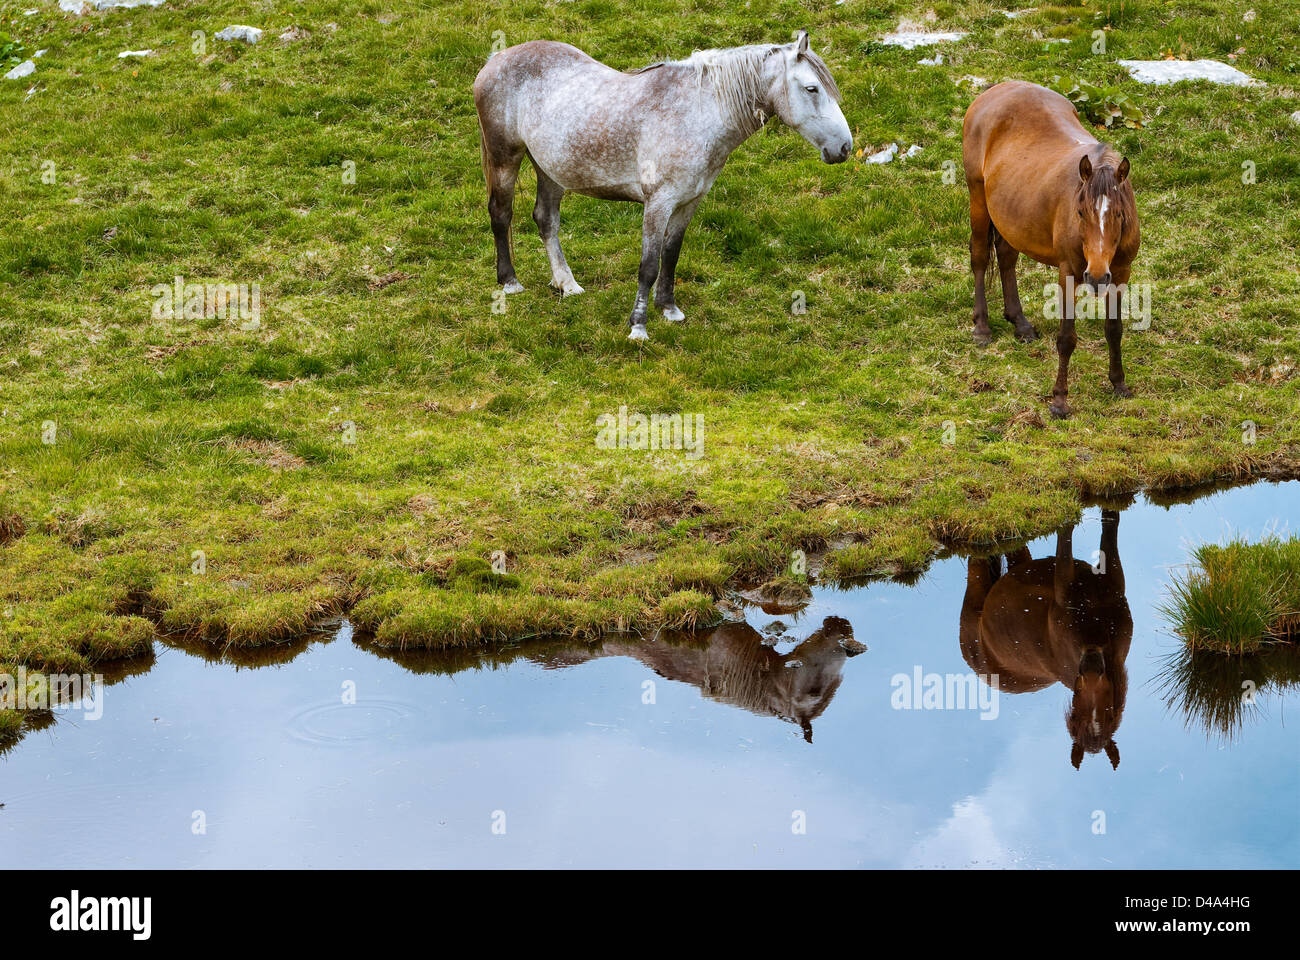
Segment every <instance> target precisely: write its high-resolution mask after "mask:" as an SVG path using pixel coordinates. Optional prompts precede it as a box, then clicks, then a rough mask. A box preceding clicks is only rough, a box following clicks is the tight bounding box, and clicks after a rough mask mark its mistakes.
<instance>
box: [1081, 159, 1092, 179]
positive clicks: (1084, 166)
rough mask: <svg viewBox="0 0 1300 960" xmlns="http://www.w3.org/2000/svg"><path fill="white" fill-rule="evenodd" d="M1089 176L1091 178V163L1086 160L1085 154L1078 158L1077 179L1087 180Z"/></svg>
mask: <svg viewBox="0 0 1300 960" xmlns="http://www.w3.org/2000/svg"><path fill="white" fill-rule="evenodd" d="M1091 176H1092V161H1091V160H1090V159H1088V155H1087V154H1086V153H1085V154H1084V155H1083V156H1081V157H1080V158H1079V179H1080V180H1087V179H1088V178H1089V177H1091Z"/></svg>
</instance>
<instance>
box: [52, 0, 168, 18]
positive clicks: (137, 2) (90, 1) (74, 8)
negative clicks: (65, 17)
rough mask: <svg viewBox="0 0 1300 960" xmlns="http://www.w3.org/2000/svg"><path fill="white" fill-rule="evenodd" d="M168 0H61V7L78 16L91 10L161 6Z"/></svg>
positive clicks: (66, 11)
mask: <svg viewBox="0 0 1300 960" xmlns="http://www.w3.org/2000/svg"><path fill="white" fill-rule="evenodd" d="M166 2H167V0H59V9H60V10H62V11H63V12H64V13H75V14H76V15H77V16H82V15H83V14H86V13H89V12H90V11H91V10H114V9H118V8H122V9H127V8H130V7H161V6H162V5H163V4H164V3H166Z"/></svg>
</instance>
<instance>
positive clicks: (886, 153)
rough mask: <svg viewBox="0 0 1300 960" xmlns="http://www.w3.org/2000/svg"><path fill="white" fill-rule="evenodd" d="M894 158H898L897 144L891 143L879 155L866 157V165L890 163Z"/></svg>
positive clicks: (874, 154)
mask: <svg viewBox="0 0 1300 960" xmlns="http://www.w3.org/2000/svg"><path fill="white" fill-rule="evenodd" d="M896 156H898V144H896V143H891V144H890V145H889V146H887V147H885V149H884V150H881V151H880V152H879V153H873V154H872V155H871V156H869V157H867V163H892V162H893V160H894V157H896Z"/></svg>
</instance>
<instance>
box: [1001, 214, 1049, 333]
mask: <svg viewBox="0 0 1300 960" xmlns="http://www.w3.org/2000/svg"><path fill="white" fill-rule="evenodd" d="M993 239H994V244H993V247H994V249H995V250H996V251H997V255H998V274H999V275H1000V276H1001V278H1002V315H1003V316H1004V317H1006V318H1007V319H1008V320H1010V321H1011V323H1012V324H1014V325H1015V328H1016V337H1017V338H1018V339H1019V340H1020V341H1021V342H1023V343H1029V342H1031V341H1033V340H1037V339H1038V331H1037V330H1035V329H1034V325H1033V324H1032V323H1030V322H1029V321H1028V320H1027V319H1025V308H1024V307H1023V306H1022V305H1021V303H1020V288H1019V287H1018V286H1017V285H1016V262H1017V261H1018V260H1019V259H1020V251H1018V250H1017V249H1016V248H1015V247H1013V246H1011V244H1009V243H1007V241H1006V240H1005V239H1004V238H1003V236H1002V234H1000V233H998V231H997V228H996V227H994V228H993Z"/></svg>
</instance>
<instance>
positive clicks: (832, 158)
mask: <svg viewBox="0 0 1300 960" xmlns="http://www.w3.org/2000/svg"><path fill="white" fill-rule="evenodd" d="M852 149H853V141H852V140H845V141H844V142H843V143H842V144H840V148H839V149H838V150H836V149H834V148H832V147H822V163H843V162H844V161H845V160H847V159H848V158H849V151H850V150H852Z"/></svg>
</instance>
